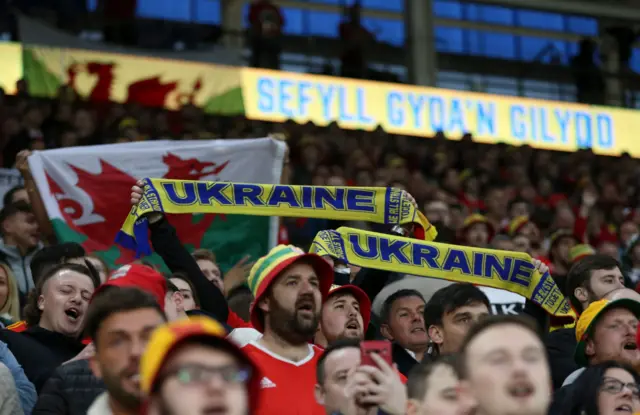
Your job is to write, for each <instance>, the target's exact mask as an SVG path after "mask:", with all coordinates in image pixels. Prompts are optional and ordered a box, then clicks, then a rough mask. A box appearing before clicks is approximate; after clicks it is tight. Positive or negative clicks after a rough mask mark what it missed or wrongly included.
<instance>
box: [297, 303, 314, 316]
mask: <svg viewBox="0 0 640 415" xmlns="http://www.w3.org/2000/svg"><path fill="white" fill-rule="evenodd" d="M296 309H297V310H298V311H302V312H304V313H313V302H312V301H301V302H300V303H299V304H298V307H296Z"/></svg>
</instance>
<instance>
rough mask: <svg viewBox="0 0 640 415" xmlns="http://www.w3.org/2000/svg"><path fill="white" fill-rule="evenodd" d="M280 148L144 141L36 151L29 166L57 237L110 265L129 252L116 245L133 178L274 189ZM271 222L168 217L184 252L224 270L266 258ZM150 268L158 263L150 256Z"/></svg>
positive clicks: (273, 143) (262, 142)
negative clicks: (208, 255)
mask: <svg viewBox="0 0 640 415" xmlns="http://www.w3.org/2000/svg"><path fill="white" fill-rule="evenodd" d="M285 148H286V146H285V144H284V143H282V142H280V141H277V140H274V139H271V138H260V139H247V140H206V141H205V140H199V141H169V140H158V141H146V142H137V143H126V144H108V145H100V146H88V147H73V148H61V149H55V150H46V151H37V152H35V153H34V154H33V155H32V156H31V157H29V166H30V168H31V172H32V174H33V177H34V179H35V181H36V184H37V186H38V190H39V191H40V194H41V195H42V199H43V202H44V204H45V207H46V209H47V213H48V215H49V218H50V219H51V222H52V224H53V228H54V231H55V234H56V236H57V238H58V240H59V241H61V242H71V241H72V242H78V243H80V244H82V246H84V247H85V249H86V250H87V251H88V252H95V253H97V254H98V255H100V256H101V257H102V258H103V259H104V260H105V261H106V262H107V263H108V264H109V265H110V266H112V267H113V266H118V265H121V264H126V263H129V262H131V261H132V260H133V259H134V255H135V253H134V252H133V251H129V250H127V249H125V248H122V247H120V246H117V245H115V244H114V242H113V241H114V238H115V235H116V233H117V232H118V230H119V229H120V226H121V225H122V222H123V221H124V219H125V218H126V216H127V213H128V212H129V210H130V208H131V206H130V202H129V199H130V193H131V191H130V189H131V186H132V185H133V184H134V183H135V182H136V180H137V179H141V178H144V177H162V178H167V179H181V180H211V181H233V182H245V183H270V184H273V183H279V182H280V175H281V173H282V164H283V160H284V153H285ZM277 220H278V219H277V218H270V217H260V216H241V215H212V214H206V215H204V214H200V215H169V221H170V222H171V223H172V224H173V225H174V226H175V228H176V230H177V232H178V236H179V237H180V240H181V241H182V242H183V243H184V244H185V245H186V246H187V247H188V248H190V249H194V248H208V249H211V250H213V252H214V253H215V254H216V258H217V260H218V262H219V264H220V267H221V268H222V269H223V270H226V269H228V268H229V267H231V266H232V265H233V264H235V262H237V261H238V260H239V259H240V258H241V257H242V256H244V255H245V254H249V255H251V256H252V257H253V258H257V257H258V256H261V255H264V254H265V253H266V252H267V250H268V249H269V248H270V247H272V246H273V245H275V243H276V239H277V231H278V225H277ZM149 260H150V261H151V262H155V263H158V264H161V261H160V260H159V259H158V258H157V257H156V256H155V255H154V256H152V257H150V258H149Z"/></svg>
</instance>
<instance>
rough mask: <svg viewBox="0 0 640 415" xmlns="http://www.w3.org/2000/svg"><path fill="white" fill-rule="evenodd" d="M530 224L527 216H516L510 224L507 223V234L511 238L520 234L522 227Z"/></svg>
mask: <svg viewBox="0 0 640 415" xmlns="http://www.w3.org/2000/svg"><path fill="white" fill-rule="evenodd" d="M529 222H531V220H530V219H529V216H518V217H516V218H514V219H513V220H512V221H511V222H509V226H508V227H507V233H508V234H509V236H511V237H513V236H515V235H517V234H518V232H520V230H521V229H522V228H524V226H525V225H526V224H527V223H529Z"/></svg>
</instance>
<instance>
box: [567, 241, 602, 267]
mask: <svg viewBox="0 0 640 415" xmlns="http://www.w3.org/2000/svg"><path fill="white" fill-rule="evenodd" d="M595 253H596V250H595V249H593V247H592V246H591V245H589V244H579V245H576V246H574V247H573V248H571V250H569V261H570V262H571V263H574V262H577V261H579V260H581V259H582V258H584V257H586V256H590V255H593V254H595Z"/></svg>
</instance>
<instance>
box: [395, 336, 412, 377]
mask: <svg viewBox="0 0 640 415" xmlns="http://www.w3.org/2000/svg"><path fill="white" fill-rule="evenodd" d="M391 356H392V357H393V363H395V364H396V365H398V371H399V372H400V373H402V374H403V375H405V376H406V377H409V372H410V371H411V369H412V368H413V367H414V366H415V365H417V364H418V361H417V360H416V359H414V358H413V356H411V355H410V354H409V352H407V351H406V350H405V349H404V348H403V347H402V346H400V345H399V344H398V343H393V346H392V347H391Z"/></svg>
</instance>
